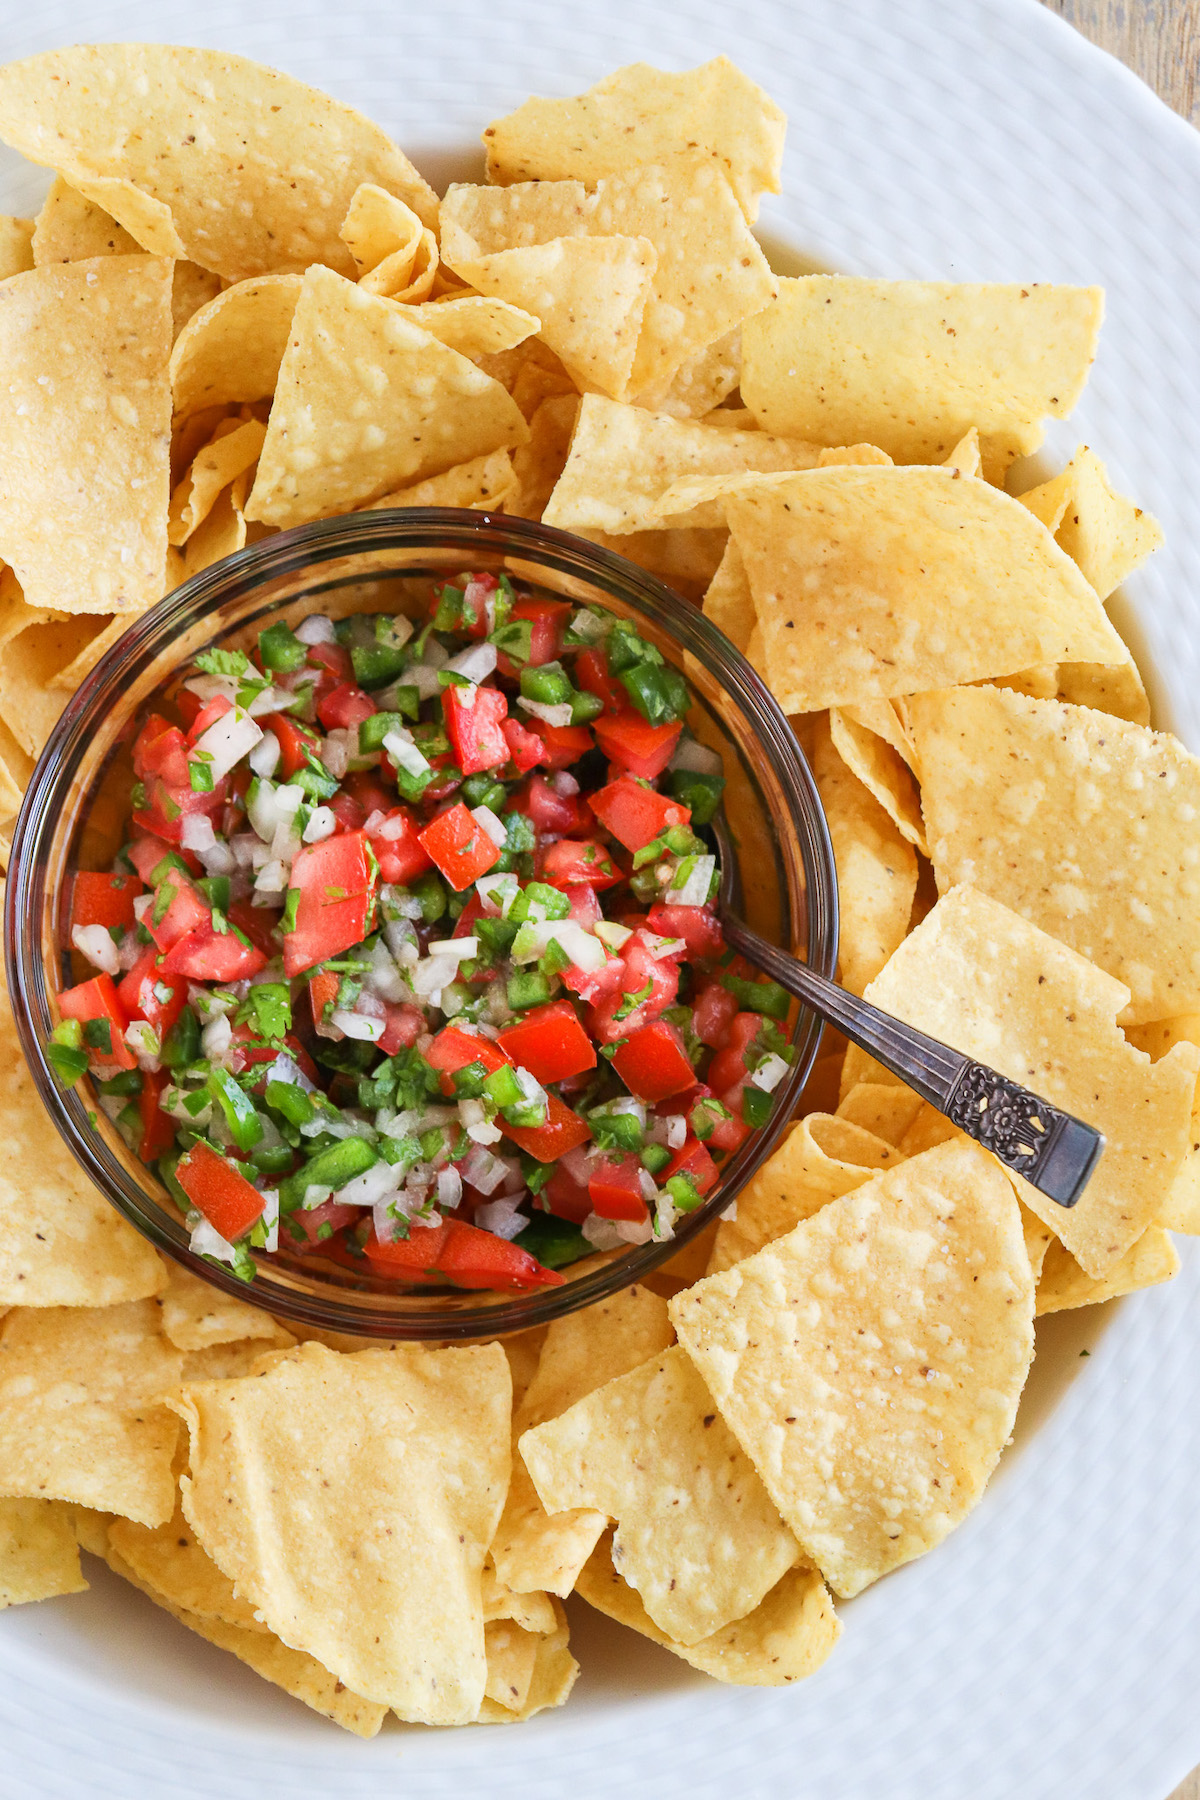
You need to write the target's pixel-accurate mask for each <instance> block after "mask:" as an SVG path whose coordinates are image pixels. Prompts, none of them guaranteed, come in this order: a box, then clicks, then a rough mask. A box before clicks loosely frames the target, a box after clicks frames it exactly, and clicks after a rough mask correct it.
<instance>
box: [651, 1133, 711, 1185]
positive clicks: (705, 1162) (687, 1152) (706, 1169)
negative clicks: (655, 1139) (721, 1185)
mask: <svg viewBox="0 0 1200 1800" xmlns="http://www.w3.org/2000/svg"><path fill="white" fill-rule="evenodd" d="M672 1175H686V1176H687V1177H688V1178H689V1180H690V1181H692V1182H693V1183H694V1184H695V1187H696V1190H697V1192H698V1193H701V1194H707V1193H709V1192H711V1190H712V1189H713V1188H715V1187H716V1185H717V1182H718V1181H719V1180H720V1176H721V1171H720V1170H719V1169H718V1168H717V1165H716V1163H715V1162H714V1161H713V1159H712V1157H711V1156H710V1155H709V1154H708V1151H707V1149H706V1148H705V1146H704V1145H703V1144H702V1143H701V1142H700V1139H699V1138H697V1137H690V1136H689V1137H688V1139H687V1141H686V1143H685V1144H684V1145H683V1148H682V1149H680V1150H677V1151H676V1152H675V1154H674V1156H673V1157H672V1158H671V1160H670V1162H669V1163H668V1164H667V1166H666V1168H665V1169H664V1171H663V1173H662V1174H661V1175H660V1176H659V1178H658V1179H659V1182H660V1183H663V1182H667V1181H669V1180H670V1179H671V1176H672Z"/></svg>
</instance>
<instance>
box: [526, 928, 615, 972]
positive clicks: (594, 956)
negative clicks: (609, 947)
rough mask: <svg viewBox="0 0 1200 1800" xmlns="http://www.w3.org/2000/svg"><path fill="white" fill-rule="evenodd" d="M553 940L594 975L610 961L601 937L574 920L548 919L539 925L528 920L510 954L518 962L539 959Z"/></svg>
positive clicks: (573, 959)
mask: <svg viewBox="0 0 1200 1800" xmlns="http://www.w3.org/2000/svg"><path fill="white" fill-rule="evenodd" d="M551 943H555V944H557V945H558V946H559V948H560V949H561V950H562V951H563V953H564V954H565V955H566V956H569V957H570V959H571V961H572V963H573V964H574V965H575V967H576V968H577V969H582V970H583V971H584V972H585V974H589V975H594V974H595V973H597V971H598V970H600V969H602V968H603V967H604V965H605V963H606V962H607V961H608V957H607V956H606V954H605V950H604V945H603V944H602V943H601V942H600V940H599V938H597V937H594V936H593V935H592V933H591V932H590V931H585V930H584V928H583V926H582V925H577V924H576V923H575V921H574V919H547V920H542V921H541V922H540V923H538V924H531V923H529V922H528V921H526V923H525V924H524V925H522V926H521V927H520V929H519V930H518V932H517V935H516V937H515V938H514V939H513V945H512V950H511V951H510V952H509V954H510V955H511V957H512V960H513V962H515V963H531V962H537V960H538V958H539V957H542V956H544V955H545V954H546V948H547V946H548V945H549V944H551Z"/></svg>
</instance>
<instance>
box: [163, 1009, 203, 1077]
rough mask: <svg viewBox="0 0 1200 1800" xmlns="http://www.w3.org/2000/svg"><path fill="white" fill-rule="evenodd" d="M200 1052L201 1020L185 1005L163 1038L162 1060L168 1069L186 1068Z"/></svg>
mask: <svg viewBox="0 0 1200 1800" xmlns="http://www.w3.org/2000/svg"><path fill="white" fill-rule="evenodd" d="M199 1054H200V1021H199V1020H198V1019H197V1017H196V1015H195V1013H194V1012H193V1011H192V1009H191V1007H190V1006H185V1007H184V1009H183V1011H182V1012H181V1013H180V1015H179V1017H178V1018H177V1019H176V1021H175V1023H174V1024H173V1025H172V1027H171V1029H170V1031H168V1033H167V1035H166V1037H165V1038H164V1040H163V1047H162V1057H161V1061H162V1064H163V1067H164V1068H166V1069H186V1068H187V1066H188V1064H189V1063H194V1062H195V1061H196V1058H197V1057H198V1056H199Z"/></svg>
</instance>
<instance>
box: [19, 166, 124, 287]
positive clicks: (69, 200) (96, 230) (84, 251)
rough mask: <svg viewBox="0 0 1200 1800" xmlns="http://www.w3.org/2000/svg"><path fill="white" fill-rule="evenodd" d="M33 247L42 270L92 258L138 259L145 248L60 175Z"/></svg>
mask: <svg viewBox="0 0 1200 1800" xmlns="http://www.w3.org/2000/svg"><path fill="white" fill-rule="evenodd" d="M32 248H33V261H34V266H35V267H38V266H39V265H40V264H42V263H57V262H82V261H83V260H84V258H85V257H88V256H136V255H137V254H138V252H139V251H140V250H141V248H142V246H141V245H140V244H139V243H138V241H137V239H136V238H134V237H130V235H129V233H128V232H127V231H125V230H124V229H123V228H122V227H121V226H120V225H118V224H117V221H116V220H115V219H114V218H112V217H111V216H110V215H109V214H108V213H106V212H105V211H104V209H103V207H101V206H97V205H96V204H95V203H94V202H93V201H91V200H85V199H84V197H83V195H82V194H80V193H78V192H77V191H76V190H75V189H74V188H73V187H72V186H71V184H70V182H68V181H64V180H63V178H62V176H61V175H56V176H55V177H54V180H53V181H52V182H51V183H50V192H49V193H48V194H47V195H46V198H45V200H44V201H43V203H42V210H41V212H40V213H39V214H38V216H37V219H36V220H35V222H34V227H33V243H32Z"/></svg>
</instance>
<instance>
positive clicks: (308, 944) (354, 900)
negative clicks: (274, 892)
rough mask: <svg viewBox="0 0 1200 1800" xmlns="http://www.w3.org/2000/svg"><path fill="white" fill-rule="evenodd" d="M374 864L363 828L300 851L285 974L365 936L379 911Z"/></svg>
mask: <svg viewBox="0 0 1200 1800" xmlns="http://www.w3.org/2000/svg"><path fill="white" fill-rule="evenodd" d="M472 822H473V821H472ZM376 868H377V865H376V863H375V859H374V857H373V856H372V854H371V850H370V846H369V845H368V843H367V840H366V836H365V834H364V833H363V832H361V831H348V832H344V833H342V835H340V836H339V837H331V838H325V839H324V841H323V842H321V843H319V844H307V845H306V846H305V847H304V849H302V850H301V851H300V853H299V855H298V856H297V857H296V860H295V861H294V862H293V864H292V877H291V882H290V884H289V887H290V889H295V890H297V891H298V892H299V895H300V898H299V901H298V902H297V905H296V924H295V928H294V929H293V930H292V931H289V932H287V933H286V934H285V936H284V940H283V966H284V971H285V973H286V974H287V975H289V976H292V975H301V974H303V972H304V970H305V969H311V968H312V967H313V966H314V964H316V963H319V962H326V961H327V960H328V959H329V957H331V956H339V955H340V954H341V952H342V951H343V950H350V949H352V948H353V946H354V945H355V944H360V943H361V942H362V940H363V939H364V938H365V937H366V936H367V933H368V932H369V930H370V928H371V919H372V915H373V914H374V911H375V877H376Z"/></svg>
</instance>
